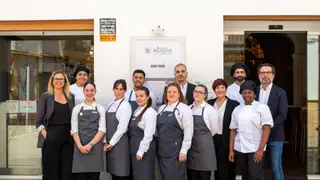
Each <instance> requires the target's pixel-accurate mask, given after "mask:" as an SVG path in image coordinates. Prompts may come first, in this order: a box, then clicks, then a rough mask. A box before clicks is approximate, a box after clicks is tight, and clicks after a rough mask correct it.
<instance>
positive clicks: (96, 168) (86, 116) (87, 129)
mask: <svg viewBox="0 0 320 180" xmlns="http://www.w3.org/2000/svg"><path fill="white" fill-rule="evenodd" d="M99 120H100V114H99V111H98V109H97V106H96V109H95V110H83V107H81V110H80V112H79V114H78V133H79V137H80V141H81V144H82V145H87V144H89V143H90V142H91V141H92V139H93V138H94V137H95V135H96V134H97V132H98V129H99ZM101 171H104V162H103V142H102V140H100V141H99V142H98V143H97V144H95V145H94V146H93V147H92V148H91V151H90V153H88V154H82V153H81V152H80V150H79V149H78V147H77V146H76V145H75V146H74V155H73V165H72V172H73V173H85V172H101Z"/></svg>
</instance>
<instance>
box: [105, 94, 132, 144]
mask: <svg viewBox="0 0 320 180" xmlns="http://www.w3.org/2000/svg"><path fill="white" fill-rule="evenodd" d="M122 100H123V98H122V99H118V100H114V101H112V102H111V103H110V104H109V105H108V108H109V107H110V108H109V110H108V111H107V112H116V110H117V108H118V106H119V104H120V102H121V101H122ZM108 108H107V109H108ZM131 114H132V110H131V105H130V104H129V103H128V101H125V100H124V101H123V102H122V103H121V104H120V106H119V108H118V111H117V113H116V118H117V120H118V122H119V124H118V126H117V130H116V132H115V133H114V134H113V136H112V138H111V140H110V142H109V144H111V145H112V146H114V145H115V144H117V143H118V142H119V140H120V139H121V137H122V135H123V134H124V133H126V132H127V130H128V124H129V121H130V118H131ZM104 142H106V139H105V140H104Z"/></svg>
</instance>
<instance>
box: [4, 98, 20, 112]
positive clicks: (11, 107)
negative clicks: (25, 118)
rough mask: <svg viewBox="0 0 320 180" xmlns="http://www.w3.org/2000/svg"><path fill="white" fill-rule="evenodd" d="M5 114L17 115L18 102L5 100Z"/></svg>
mask: <svg viewBox="0 0 320 180" xmlns="http://www.w3.org/2000/svg"><path fill="white" fill-rule="evenodd" d="M7 113H19V101H17V100H7Z"/></svg>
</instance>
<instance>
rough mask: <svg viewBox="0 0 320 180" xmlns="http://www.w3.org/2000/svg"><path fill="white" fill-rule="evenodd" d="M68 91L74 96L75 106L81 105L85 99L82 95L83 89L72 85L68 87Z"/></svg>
mask: <svg viewBox="0 0 320 180" xmlns="http://www.w3.org/2000/svg"><path fill="white" fill-rule="evenodd" d="M69 90H70V91H71V93H72V94H73V95H74V99H75V100H74V101H75V104H76V105H77V104H80V103H82V102H83V101H84V100H85V99H86V98H85V97H84V94H83V87H79V86H78V85H77V84H76V83H74V84H72V85H71V86H70V87H69Z"/></svg>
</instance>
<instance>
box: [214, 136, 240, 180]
mask: <svg viewBox="0 0 320 180" xmlns="http://www.w3.org/2000/svg"><path fill="white" fill-rule="evenodd" d="M213 140H214V145H215V146H214V147H215V150H216V157H217V170H216V171H214V179H215V180H235V179H236V175H237V174H236V168H237V158H236V157H235V160H234V162H230V161H229V149H226V148H224V147H223V142H222V135H218V134H216V135H214V136H213Z"/></svg>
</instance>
